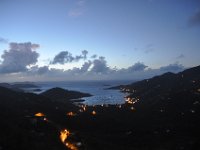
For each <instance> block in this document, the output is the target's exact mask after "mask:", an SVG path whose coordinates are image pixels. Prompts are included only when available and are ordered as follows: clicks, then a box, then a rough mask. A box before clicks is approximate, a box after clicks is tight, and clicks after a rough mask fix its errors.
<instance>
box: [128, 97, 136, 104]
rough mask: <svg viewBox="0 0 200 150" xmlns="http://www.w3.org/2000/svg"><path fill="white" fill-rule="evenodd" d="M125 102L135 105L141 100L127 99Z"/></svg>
mask: <svg viewBox="0 0 200 150" xmlns="http://www.w3.org/2000/svg"><path fill="white" fill-rule="evenodd" d="M125 101H126V103H128V104H135V103H137V102H138V101H139V99H138V98H130V97H126V99H125Z"/></svg>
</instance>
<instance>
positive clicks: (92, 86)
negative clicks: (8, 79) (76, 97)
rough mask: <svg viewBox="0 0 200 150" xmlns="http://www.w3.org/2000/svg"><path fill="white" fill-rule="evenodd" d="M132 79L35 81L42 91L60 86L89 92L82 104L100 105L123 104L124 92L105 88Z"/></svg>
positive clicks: (128, 82)
mask: <svg viewBox="0 0 200 150" xmlns="http://www.w3.org/2000/svg"><path fill="white" fill-rule="evenodd" d="M132 82H133V81H80V82H77V81H76V82H75V81H74V82H72V81H70V82H42V83H36V85H38V86H40V89H42V92H43V91H45V90H48V89H50V88H53V87H60V88H64V89H68V90H74V91H80V92H85V93H90V94H92V95H93V96H91V97H84V98H82V99H84V100H85V102H84V104H87V105H101V104H123V103H124V96H126V95H125V94H124V93H121V92H120V91H119V90H105V89H106V88H109V87H112V86H117V85H125V84H130V83H132Z"/></svg>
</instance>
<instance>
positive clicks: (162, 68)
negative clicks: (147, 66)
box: [160, 63, 184, 72]
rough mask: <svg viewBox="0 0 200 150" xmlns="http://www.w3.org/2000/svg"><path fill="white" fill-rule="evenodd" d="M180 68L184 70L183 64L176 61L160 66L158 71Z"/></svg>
mask: <svg viewBox="0 0 200 150" xmlns="http://www.w3.org/2000/svg"><path fill="white" fill-rule="evenodd" d="M182 70H184V66H183V65H181V64H178V63H174V64H169V65H167V66H163V67H160V71H162V72H180V71H182Z"/></svg>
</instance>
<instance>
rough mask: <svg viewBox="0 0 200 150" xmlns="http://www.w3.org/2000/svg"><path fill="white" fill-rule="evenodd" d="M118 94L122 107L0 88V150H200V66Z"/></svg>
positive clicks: (73, 95) (64, 94) (69, 94)
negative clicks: (75, 101) (75, 102)
mask: <svg viewBox="0 0 200 150" xmlns="http://www.w3.org/2000/svg"><path fill="white" fill-rule="evenodd" d="M111 89H119V90H121V92H126V93H127V94H128V96H126V97H125V99H124V102H125V103H124V104H115V105H106V104H102V105H96V106H87V105H85V104H78V105H77V104H74V103H73V101H72V99H78V98H81V97H87V96H91V95H90V94H88V93H81V92H77V91H69V90H65V89H61V88H53V89H50V90H48V91H46V92H43V93H41V94H33V93H24V92H21V91H18V90H13V88H10V84H6V83H3V84H0V97H1V99H0V118H1V120H2V121H1V124H0V132H1V134H0V149H3V150H4V149H6V150H13V149H14V150H15V149H20V150H27V149H29V150H44V149H48V150H54V149H57V150H66V149H69V150H70V149H71V150H78V149H79V150H90V149H91V150H93V149H95V150H96V149H97V150H98V149H99V150H101V149H105V150H107V149H115V150H121V149H124V150H129V149H136V150H146V149H152V150H154V149H155V150H156V149H165V150H173V149H175V150H184V149H186V150H193V149H199V148H200V140H199V139H200V134H199V133H200V128H199V126H200V118H199V116H200V66H197V67H194V68H190V69H187V70H185V71H183V72H179V73H177V74H174V73H165V74H163V75H160V76H156V77H153V78H150V79H145V80H142V81H138V82H135V83H132V84H129V85H120V86H116V87H112V88H111Z"/></svg>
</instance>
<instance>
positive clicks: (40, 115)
mask: <svg viewBox="0 0 200 150" xmlns="http://www.w3.org/2000/svg"><path fill="white" fill-rule="evenodd" d="M44 116H45V114H43V113H41V112H39V113H36V114H35V117H44Z"/></svg>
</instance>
